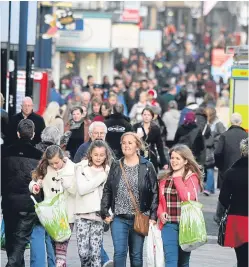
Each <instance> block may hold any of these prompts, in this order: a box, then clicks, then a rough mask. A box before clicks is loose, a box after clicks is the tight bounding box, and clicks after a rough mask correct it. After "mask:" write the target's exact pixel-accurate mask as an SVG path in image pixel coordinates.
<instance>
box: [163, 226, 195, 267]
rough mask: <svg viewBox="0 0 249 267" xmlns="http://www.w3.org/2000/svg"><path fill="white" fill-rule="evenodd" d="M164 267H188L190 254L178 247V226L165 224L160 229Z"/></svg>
mask: <svg viewBox="0 0 249 267" xmlns="http://www.w3.org/2000/svg"><path fill="white" fill-rule="evenodd" d="M162 240H163V250H164V259H165V266H167V267H189V259H190V252H185V251H183V250H182V249H181V247H180V246H179V225H178V224H175V223H166V224H165V225H164V226H163V229H162Z"/></svg>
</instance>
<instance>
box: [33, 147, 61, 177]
mask: <svg viewBox="0 0 249 267" xmlns="http://www.w3.org/2000/svg"><path fill="white" fill-rule="evenodd" d="M56 155H58V157H59V158H60V159H63V158H64V153H63V150H62V149H61V148H60V147H59V146H58V145H52V146H49V147H47V149H46V151H45V152H44V153H43V156H42V159H41V160H40V162H39V164H38V166H37V167H36V169H35V170H34V171H33V172H32V179H33V180H38V179H43V178H44V177H45V176H46V174H47V168H48V165H49V163H48V160H50V159H52V158H53V157H55V156H56Z"/></svg>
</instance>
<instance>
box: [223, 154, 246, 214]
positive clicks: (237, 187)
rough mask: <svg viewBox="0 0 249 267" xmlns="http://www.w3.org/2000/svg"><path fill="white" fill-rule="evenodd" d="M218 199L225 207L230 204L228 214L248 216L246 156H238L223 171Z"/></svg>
mask: <svg viewBox="0 0 249 267" xmlns="http://www.w3.org/2000/svg"><path fill="white" fill-rule="evenodd" d="M231 195H232V198H231V200H230V196H231ZM219 201H220V203H221V204H222V205H223V206H224V207H225V208H228V206H229V205H230V209H229V213H228V214H232V215H240V216H248V157H242V158H240V159H239V160H237V161H236V162H235V163H234V164H233V165H232V167H231V168H230V169H229V170H227V171H226V172H225V174H224V182H223V185H222V188H221V191H220V196H219Z"/></svg>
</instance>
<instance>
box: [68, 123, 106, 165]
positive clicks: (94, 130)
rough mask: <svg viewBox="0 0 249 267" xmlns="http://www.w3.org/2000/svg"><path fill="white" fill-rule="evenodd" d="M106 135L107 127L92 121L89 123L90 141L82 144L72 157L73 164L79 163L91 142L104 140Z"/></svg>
mask: <svg viewBox="0 0 249 267" xmlns="http://www.w3.org/2000/svg"><path fill="white" fill-rule="evenodd" d="M106 134H107V127H106V125H105V124H104V123H103V122H100V121H94V122H93V123H91V125H90V127H89V136H90V140H89V141H88V142H85V143H83V144H82V145H81V146H80V147H79V148H78V150H77V152H76V154H75V156H74V160H73V161H74V163H79V162H80V161H81V160H82V159H83V158H84V157H85V156H86V153H87V150H88V148H89V146H90V144H91V142H92V141H94V140H97V139H101V140H105V137H106Z"/></svg>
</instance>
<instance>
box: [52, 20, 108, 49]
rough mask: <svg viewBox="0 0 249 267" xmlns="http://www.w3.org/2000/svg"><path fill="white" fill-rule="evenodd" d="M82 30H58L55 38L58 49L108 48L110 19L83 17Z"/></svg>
mask: <svg viewBox="0 0 249 267" xmlns="http://www.w3.org/2000/svg"><path fill="white" fill-rule="evenodd" d="M83 27H84V30H83V31H82V30H77V29H75V30H66V31H65V30H59V31H58V38H57V39H56V47H57V49H58V50H65V49H67V48H69V49H70V50H71V51H80V50H81V49H82V50H84V49H91V50H94V49H110V43H111V19H105V18H103V19H102V18H84V25H83Z"/></svg>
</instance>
